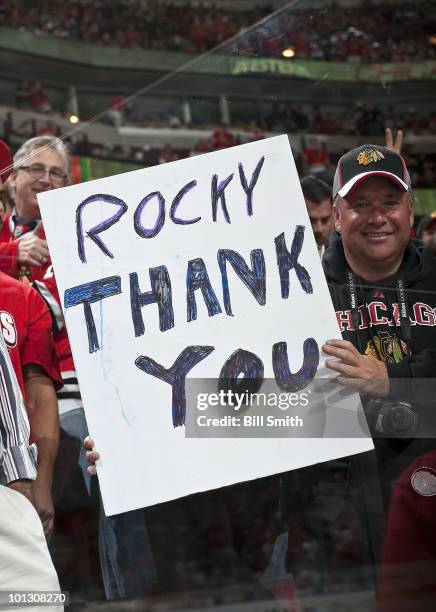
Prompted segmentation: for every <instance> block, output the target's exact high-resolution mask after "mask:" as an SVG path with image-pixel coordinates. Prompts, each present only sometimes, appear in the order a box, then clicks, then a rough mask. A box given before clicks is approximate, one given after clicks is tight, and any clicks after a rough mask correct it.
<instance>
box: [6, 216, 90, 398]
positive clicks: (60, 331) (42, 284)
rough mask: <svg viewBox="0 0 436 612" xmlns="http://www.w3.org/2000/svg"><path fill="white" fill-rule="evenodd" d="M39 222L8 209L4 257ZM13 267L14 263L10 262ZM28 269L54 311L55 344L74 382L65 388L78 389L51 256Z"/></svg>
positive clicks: (64, 371)
mask: <svg viewBox="0 0 436 612" xmlns="http://www.w3.org/2000/svg"><path fill="white" fill-rule="evenodd" d="M36 224H37V222H35V224H32V223H30V224H24V223H20V221H19V220H18V219H17V217H16V216H15V214H14V213H7V214H6V215H5V217H4V221H3V228H2V231H1V234H0V261H1V255H2V253H3V254H4V252H5V251H2V247H9V248H11V247H15V249H17V242H16V241H17V240H18V239H19V237H20V236H22V235H23V234H25V233H27V232H29V231H33V230H34V229H35V226H36ZM37 233H38V236H39V237H40V238H43V239H45V233H44V230H43V229H38V231H37ZM11 251H12V249H11ZM9 267H10V268H11V267H12V266H11V264H9ZM0 269H1V270H3V271H4V266H0ZM11 272H12V274H13V275H14V276H17V275H18V263H17V259H16V256H15V270H12V271H11ZM28 272H29V275H28V277H27V278H28V280H29V281H30V282H31V283H32V285H33V287H34V288H35V289H36V291H37V292H38V293H39V294H40V295H41V297H42V298H43V299H44V301H45V302H46V304H47V306H48V308H49V311H50V314H51V319H52V330H53V337H54V346H55V350H56V355H57V358H58V361H59V367H60V370H61V373H62V378H63V380H64V381H65V382H66V381H68V383H70V388H68V389H65V391H68V392H70V391H72V392H76V391H77V390H78V387H77V379H76V372H75V368H74V362H73V357H72V355H71V347H70V342H69V340H68V334H67V330H66V327H65V321H64V317H63V314H62V307H61V300H60V297H59V293H58V288H57V285H56V279H55V277H54V273H53V265H52V263H51V260H50V259H48V260H47V261H46V262H45V263H44V264H43V265H42V266H39V267H38V266H29V267H28Z"/></svg>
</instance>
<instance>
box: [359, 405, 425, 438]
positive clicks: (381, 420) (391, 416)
mask: <svg viewBox="0 0 436 612" xmlns="http://www.w3.org/2000/svg"><path fill="white" fill-rule="evenodd" d="M365 414H366V417H367V419H368V425H369V428H370V431H371V433H372V434H373V435H374V437H377V436H381V437H392V438H413V437H414V435H415V434H416V432H417V430H418V423H419V418H418V414H417V413H416V411H415V410H413V408H412V406H411V405H410V404H409V403H408V402H395V403H392V402H389V401H386V400H382V399H370V400H369V401H368V402H367V405H366V409H365Z"/></svg>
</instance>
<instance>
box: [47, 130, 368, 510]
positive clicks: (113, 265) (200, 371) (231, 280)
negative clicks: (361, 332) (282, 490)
mask: <svg viewBox="0 0 436 612" xmlns="http://www.w3.org/2000/svg"><path fill="white" fill-rule="evenodd" d="M289 176H291V180H289ZM53 195H54V194H50V193H45V194H41V196H40V198H39V200H40V205H41V210H42V214H43V217H44V227H45V230H46V232H47V236H48V240H49V244H50V251H51V254H52V257H53V261H54V265H55V267H56V273H57V280H58V284H59V286H60V288H61V295H62V298H63V305H64V314H65V318H66V322H67V325H69V332H70V338H71V342H72V347H73V352H74V357H75V363H76V367H77V369H78V373H79V377H80V378H81V390H82V395H83V397H84V402H85V405H86V407H87V419H88V422H89V424H90V429H91V431H93V432H97V433H98V432H100V435H99V436H96V435H95V433H94V437H95V438H97V443H98V446H99V449H100V450H101V452H102V454H103V456H104V457H105V466H104V469H102V470H100V472H99V476H100V482H101V485H102V490H103V497H104V501H105V507H106V510H107V511H108V512H109V513H118V512H122V511H125V510H130V509H133V508H136V507H141V506H149V505H153V504H156V503H159V502H162V501H168V500H171V499H176V498H178V497H182V496H186V495H188V494H190V493H194V492H198V491H204V490H209V489H213V488H218V487H221V486H225V485H228V484H233V483H236V482H240V481H244V480H251V479H254V478H259V477H261V476H266V475H269V474H275V473H278V472H283V471H286V470H289V469H292V468H297V467H301V466H304V465H312V464H314V463H317V462H319V461H327V460H328V459H331V458H333V457H338V456H347V455H350V454H352V453H353V452H362V451H363V450H368V449H370V448H372V444H371V442H370V441H369V440H368V439H367V438H365V437H364V434H362V432H361V430H360V428H359V426H358V420H357V409H358V406H359V400H358V397H357V396H355V395H354V396H353V397H352V398H351V400H350V399H349V398H348V400H345V399H344V398H341V397H339V398H336V396H335V393H336V392H337V389H336V388H335V387H334V386H331V387H329V388H328V390H327V393H326V394H324V395H323V394H321V393H319V392H318V391H317V388H316V386H315V385H314V379H315V377H316V376H317V375H318V374H317V372H318V369H319V370H320V372H324V373H325V370H324V369H323V368H321V366H322V365H323V363H322V361H323V357H322V354H321V351H320V348H321V346H322V345H323V343H324V342H325V341H326V340H327V339H328V338H329V337H335V336H337V333H338V332H337V322H336V319H335V317H334V314H333V312H332V310H331V308H330V298H329V294H328V289H327V286H326V284H325V280H324V277H323V272H322V268H321V265H320V261H319V257H318V254H317V249H316V245H315V241H314V239H313V235H312V234H311V233H310V232H306V231H305V230H306V227H308V225H309V219H308V217H307V211H306V208H305V206H304V201H303V200H302V198H301V192H300V191H299V187H298V176H297V173H296V170H295V166H294V163H293V159H292V156H291V152H290V148H289V142H288V140H287V138H286V137H278V138H275V139H269V140H266V141H259V142H256V143H251V144H249V145H244V146H242V147H239V148H232V149H228V150H223V151H218V152H216V153H214V154H210V155H204V156H201V157H199V158H196V159H195V162H194V160H192V159H188V160H183V161H180V162H175V163H173V164H167V165H164V166H159V167H154V168H149V169H147V170H140V171H136V172H133V173H127V174H125V175H122V176H116V177H108V178H106V179H101V180H99V181H94V182H91V183H87V184H82V185H78V186H75V187H74V188H69V189H68V190H65V191H64V192H63V193H62V198H63V202H64V204H63V207H62V219H63V228H64V232H63V234H62V236H60V235H59V232H58V231H57V229H58V227H59V222H60V216H59V214H60V211H59V207H57V208H56V205H55V199H56V198H54V197H53ZM288 202H295V206H294V207H293V209H292V217H291V219H289V218H288V215H289V209H288V208H287V207H288V204H287V203H288ZM289 321H292V325H291V326H290V324H289ZM81 372H82V376H80V374H81ZM253 378H254V379H256V380H257V381H258V385H259V386H258V389H257V391H260V392H261V393H260V396H259V398H258V399H260V400H265V398H266V395H267V393H266V391H268V390H269V388H270V387H271V389H272V390H275V391H277V390H278V391H279V392H282V395H286V397H287V402H288V403H287V404H286V405H283V403H284V402H285V400H286V398H283V397H281V398H280V401H281V402H282V404H281V406H280V407H277V412H276V413H275V414H271V415H269V416H270V417H271V421H270V420H268V422H267V421H265V424H266V427H265V428H263V429H258V426H259V425H260V424H261V423H262V419H260V418H259V419H257V417H258V416H259V417H260V416H262V415H261V414H257V413H256V414H254V411H253V412H252V413H250V414H242V412H240V406H241V403H240V400H241V398H240V397H238V398H237V401H236V403H232V401H233V398H232V397H231V396H230V395H229V393H230V391H231V389H225V388H220V392H219V397H220V398H222V397H223V396H222V394H223V393H224V394H226V398H227V400H228V402H227V405H226V410H228V411H229V414H225V415H223V414H221V415H219V416H217V415H215V413H214V409H215V408H216V410H218V412H220V410H221V412H222V411H223V410H224V407H223V406H219V405H217V403H216V397H215V395H216V394H215V393H211V394H210V397H209V394H208V392H207V391H208V390H207V389H202V393H201V398H200V396H199V395H198V394H197V396H195V388H194V387H195V385H194V386H193V382H192V381H200V383H201V381H206V380H207V379H215V381H217V380H218V379H219V380H220V383H219V385H222V384H224V383H225V381H228V380H233V381H236V382H237V381H239V382H240V386H239V389H240V390H242V389H243V387H244V384H245V383H244V382H243V381H244V380H247V379H253ZM82 379H83V380H82ZM263 383H264V386H263V388H262V384H263ZM200 387H201V384H200ZM203 391H205V393H204V392H203ZM210 391H212V389H210ZM312 393H313V398H314V399H313V401H312V405H314V406H319V408H320V410H319V411H313V412H311V411H309V410H307V406H308V404H309V403H311V402H310V399H309V398H310V397H311V394H312ZM268 395H269V394H268ZM273 395H274V393H273ZM276 396H277V397H278V396H279V393H276ZM138 398H142V399H141V401H138ZM270 399H271V401H273V398H270V397H268V400H270ZM333 399H334V404H333V407H332V408H331V410H330V409H329V410H328V411H326V410H322V409H321V408H322V406H324V407H325V403H326V402H327V404H328V403H329V402H330V400H331V401H333ZM242 401H243V398H242ZM341 402H342V403H341ZM349 402H351V404H350V403H349ZM345 404H346V405H345ZM102 405H104V406H105V409H104V411H103V410H102V409H101V406H102ZM350 405H351V406H352V407H351V408H350ZM93 406H94V408H93ZM260 409H261V407H260V408H259V410H260ZM285 410H288V412H287V414H286V415H283V412H284V411H285ZM336 410H337V411H338V412H337V413H335V415H333V412H334V411H336ZM344 410H345V416H346V422H347V426H348V425H349V428H350V429H349V436H347V437H345V438H344V439H343V440H342V442H341V448H340V449H339V450H338V447H337V445H336V444H335V443H333V442H332V440H331V437H334V433H333V432H334V431H335V427H336V431H337V425H338V422H336V423H334V417H335V416H337V414H338V413H339V412H340V411H342V412H343V411H344ZM341 414H342V413H341ZM220 416H226V417H228V418H224V419H223V420H220ZM263 416H265V417H266V416H267V415H266V413H265V412H264V414H263ZM284 416H286V417H288V418H279V417H284ZM215 417H216V418H215ZM297 417H298V418H297ZM303 417H304V418H303ZM343 423H344V419H343V418H342V419H341V424H342V425H343ZM185 424H186V425H187V428H186V436H185V427H184V425H185ZM229 424H230V426H229ZM221 425H222V429H221ZM191 426H192V427H191ZM267 427H268V429H267ZM274 428H276V429H274ZM277 428H278V429H277ZM356 428H357V429H356ZM299 429H301V431H300V432H299V431H298V430H299ZM341 431H342V435H343V431H344V430H343V429H342V430H341ZM356 431H358V432H359V434H360V437H359V435H358V434H357V433H356ZM323 434H324V435H323ZM286 437H292V438H293V440H292V445H291V448H292V451H291V452H290V446H289V440H286ZM202 438H207V439H202ZM244 438H246V439H244ZM250 438H251V439H250ZM277 438H279V439H277ZM280 438H281V439H280ZM308 439H309V442H308ZM260 447H261V448H260ZM122 448H129V449H132V452H134V454H135V461H134V466H135V467H134V473H131V462H129V463H128V465H127V461H126V456H125V453H124V452H122V450H121V449H122ZM262 449H263V450H262ZM260 457H262V460H261V461H260ZM242 458H244V459H243V460H242ZM126 469H127V470H128V472H127V474H126ZM137 482H142V483H144V486H142V487H137V486H136V484H135V483H137Z"/></svg>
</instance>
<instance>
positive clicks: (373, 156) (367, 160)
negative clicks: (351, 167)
mask: <svg viewBox="0 0 436 612" xmlns="http://www.w3.org/2000/svg"><path fill="white" fill-rule="evenodd" d="M384 158H385V156H384V155H383V153H382V152H381V151H377V149H363V151H361V152H360V153H359V155H358V156H357V161H358V163H359V164H361V165H363V166H367V165H368V164H371V163H374V164H375V163H376V162H378V161H380V160H381V159H384Z"/></svg>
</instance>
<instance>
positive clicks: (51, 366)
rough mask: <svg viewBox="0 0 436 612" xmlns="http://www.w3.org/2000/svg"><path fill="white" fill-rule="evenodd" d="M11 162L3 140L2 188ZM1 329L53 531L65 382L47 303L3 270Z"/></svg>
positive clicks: (39, 495)
mask: <svg viewBox="0 0 436 612" xmlns="http://www.w3.org/2000/svg"><path fill="white" fill-rule="evenodd" d="M11 166H12V155H11V152H10V150H9V147H7V145H6V144H5V143H3V142H1V141H0V187H1V189H2V188H3V182H6V180H7V179H8V178H9V175H10V172H11ZM7 216H8V215H7ZM3 246H8V245H7V244H6V245H3ZM0 331H1V332H2V336H3V338H4V341H5V343H6V345H7V348H8V351H9V355H10V359H11V362H12V365H13V366H14V370H15V374H16V378H17V380H18V383H19V386H20V390H21V392H22V394H23V396H25V400H26V407H27V411H28V414H29V421H30V426H31V438H32V440H33V441H34V442H36V446H37V449H38V474H37V478H36V481H35V483H34V484H33V487H32V488H33V500H34V503H35V506H36V509H37V510H38V513H39V516H40V518H41V521H42V523H43V527H44V531H45V533H46V534H49V533H50V532H51V530H52V528H53V516H54V508H53V503H52V496H51V486H52V478H53V466H54V461H55V458H56V454H57V449H58V441H59V422H58V414H57V399H56V391H55V385H57V386H60V385H61V377H60V373H59V369H58V366H57V360H56V356H55V352H54V346H53V339H52V336H51V317H50V313H49V311H48V309H47V306H46V304H45V303H44V301H43V300H42V299H41V297H40V296H39V295H38V293H37V292H36V291H35V290H34V289H33V288H32V287H30V286H29V284H28V283H20V282H18V281H17V280H15V279H13V278H10V276H8V275H6V274H4V273H2V272H0Z"/></svg>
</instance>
